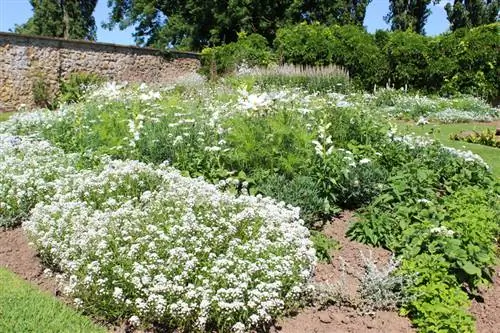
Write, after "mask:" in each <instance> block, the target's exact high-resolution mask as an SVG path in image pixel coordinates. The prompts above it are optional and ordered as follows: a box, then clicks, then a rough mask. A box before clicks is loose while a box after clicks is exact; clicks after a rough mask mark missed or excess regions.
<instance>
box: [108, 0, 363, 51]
mask: <svg viewBox="0 0 500 333" xmlns="http://www.w3.org/2000/svg"><path fill="white" fill-rule="evenodd" d="M370 2H371V0H280V1H276V0H253V1H250V0H204V1H199V0H173V1H172V0H108V6H109V7H111V15H110V20H109V23H108V24H106V25H105V26H106V27H107V28H110V29H111V28H113V27H114V26H115V25H116V24H118V26H119V27H120V28H122V29H123V28H126V27H128V26H132V25H136V31H135V33H134V37H135V39H136V42H137V44H139V45H152V46H158V47H165V46H167V45H172V46H175V47H178V48H187V49H192V50H199V49H201V48H202V47H203V46H207V45H211V46H214V45H220V44H224V43H229V42H234V41H236V40H237V36H238V33H239V32H242V31H244V32H246V33H248V34H251V33H258V34H260V35H262V36H264V37H266V38H267V40H268V41H272V40H273V39H274V37H275V35H276V31H277V30H278V28H280V27H282V26H284V25H286V24H290V23H297V22H302V21H304V20H305V21H309V22H312V21H319V22H321V23H327V24H334V23H335V24H347V23H350V24H357V25H360V26H361V25H362V24H363V20H364V17H365V13H366V7H367V6H368V4H369V3H370Z"/></svg>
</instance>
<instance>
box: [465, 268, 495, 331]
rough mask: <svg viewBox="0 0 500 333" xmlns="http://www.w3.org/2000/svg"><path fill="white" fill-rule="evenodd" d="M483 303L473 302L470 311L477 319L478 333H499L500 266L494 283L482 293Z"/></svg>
mask: <svg viewBox="0 0 500 333" xmlns="http://www.w3.org/2000/svg"><path fill="white" fill-rule="evenodd" d="M481 296H482V297H483V300H482V302H479V301H477V300H474V301H472V306H471V308H470V311H471V312H472V313H473V314H474V316H475V317H476V329H477V332H478V333H491V332H498V331H499V328H500V315H499V314H500V266H497V267H496V270H495V276H494V281H493V284H492V285H491V286H489V288H487V289H485V290H483V292H482V293H481Z"/></svg>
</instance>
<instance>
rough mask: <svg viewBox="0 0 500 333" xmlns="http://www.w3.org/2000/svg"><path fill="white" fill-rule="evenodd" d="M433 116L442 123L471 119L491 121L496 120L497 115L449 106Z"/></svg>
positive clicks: (461, 121)
mask: <svg viewBox="0 0 500 333" xmlns="http://www.w3.org/2000/svg"><path fill="white" fill-rule="evenodd" d="M432 118H433V119H436V120H438V121H440V122H442V123H463V122H470V121H482V122H489V121H493V120H495V119H496V118H497V117H495V115H494V114H493V113H481V112H473V111H464V110H456V109H451V108H448V109H445V110H443V111H440V112H436V113H435V114H433V115H432Z"/></svg>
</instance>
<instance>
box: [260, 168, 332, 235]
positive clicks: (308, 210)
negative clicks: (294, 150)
mask: <svg viewBox="0 0 500 333" xmlns="http://www.w3.org/2000/svg"><path fill="white" fill-rule="evenodd" d="M254 178H255V179H258V182H257V184H258V185H257V187H256V190H255V191H256V192H257V193H262V194H263V195H265V196H268V197H271V198H275V199H276V200H279V201H284V202H286V203H288V204H291V205H293V206H295V207H300V216H301V217H302V219H303V220H304V221H306V223H307V225H308V227H310V228H312V227H313V226H314V224H315V222H318V221H321V220H322V219H324V218H327V217H329V216H331V213H333V212H334V211H332V212H330V211H325V207H324V200H323V198H322V197H321V196H320V193H319V191H318V188H317V184H316V182H315V181H314V179H313V178H312V177H310V176H300V175H299V176H296V177H293V178H292V179H287V178H286V177H285V176H283V175H280V174H274V173H273V174H271V175H270V176H267V177H265V176H264V177H262V176H259V175H254Z"/></svg>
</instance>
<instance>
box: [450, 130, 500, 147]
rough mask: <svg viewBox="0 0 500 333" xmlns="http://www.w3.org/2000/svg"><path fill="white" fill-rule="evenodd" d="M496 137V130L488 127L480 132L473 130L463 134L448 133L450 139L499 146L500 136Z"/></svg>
mask: <svg viewBox="0 0 500 333" xmlns="http://www.w3.org/2000/svg"><path fill="white" fill-rule="evenodd" d="M497 137H498V136H497V135H496V132H495V131H494V130H492V129H489V128H487V129H486V130H484V131H482V132H476V131H473V133H470V134H465V135H464V134H463V133H457V134H452V135H450V139H452V140H456V141H465V142H470V143H477V144H480V145H485V146H491V147H497V148H500V138H497Z"/></svg>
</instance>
